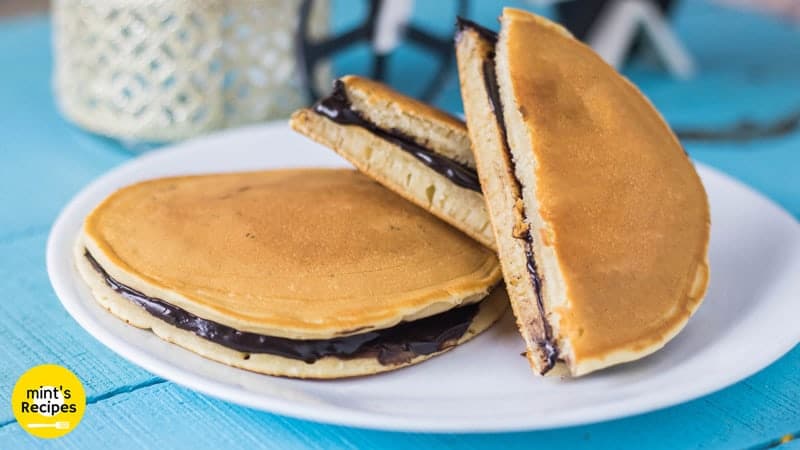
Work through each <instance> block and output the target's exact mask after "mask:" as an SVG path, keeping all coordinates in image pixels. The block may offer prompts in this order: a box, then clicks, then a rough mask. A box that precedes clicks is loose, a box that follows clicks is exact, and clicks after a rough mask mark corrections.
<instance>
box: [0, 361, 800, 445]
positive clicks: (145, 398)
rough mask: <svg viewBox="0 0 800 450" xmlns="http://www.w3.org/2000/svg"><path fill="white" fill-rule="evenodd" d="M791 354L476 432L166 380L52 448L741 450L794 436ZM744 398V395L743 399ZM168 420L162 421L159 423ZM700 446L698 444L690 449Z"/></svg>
mask: <svg viewBox="0 0 800 450" xmlns="http://www.w3.org/2000/svg"><path fill="white" fill-rule="evenodd" d="M798 360H800V349H796V350H794V351H793V352H792V353H791V354H790V355H788V356H787V357H786V358H783V359H782V360H780V361H779V362H777V363H776V364H774V365H773V366H771V367H770V368H769V369H767V370H765V371H763V372H761V373H759V374H757V375H755V376H753V377H751V378H750V379H748V380H746V381H744V382H743V383H740V384H739V385H737V387H735V388H732V389H727V390H725V391H722V392H720V393H717V394H713V395H711V396H708V397H706V398H703V399H699V400H696V401H693V402H689V403H687V404H685V405H681V406H678V407H674V408H670V409H667V410H663V411H657V412H654V413H650V414H645V415H642V416H638V417H633V418H630V419H623V420H616V421H612V422H607V423H603V424H596V425H590V426H584V427H573V428H565V429H561V430H552V431H543V432H530V433H506V434H484V435H472V436H469V435H465V436H458V435H445V434H410V433H388V432H380V431H368V430H358V429H353V428H346V427H338V426H331V425H319V424H312V423H309V422H305V421H301V420H295V419H288V418H284V417H280V416H275V415H272V414H267V413H262V412H258V411H254V410H251V409H247V408H241V407H238V406H234V405H231V404H229V403H226V402H222V401H219V400H214V399H211V398H209V397H206V396H204V395H201V394H197V393H195V392H193V391H190V390H188V389H184V388H181V387H179V386H176V385H174V384H172V383H164V384H157V385H154V386H148V387H143V388H141V389H138V390H136V391H133V392H130V393H121V394H118V395H115V396H112V397H110V398H107V399H104V400H101V401H98V402H96V403H94V404H91V405H90V406H89V408H88V410H87V412H86V415H85V417H84V420H83V422H82V423H81V425H80V426H79V427H78V428H77V429H76V430H75V431H74V432H72V433H71V434H69V435H67V436H66V437H64V438H62V439H59V440H57V441H53V442H52V447H53V448H63V449H85V448H96V447H97V443H98V442H102V443H103V446H104V447H105V448H118V449H123V448H153V447H160V448H186V447H187V444H188V443H192V447H193V448H197V449H203V448H209V449H210V448H218V445H219V443H220V442H229V443H235V446H234V447H235V448H270V449H271V448H275V449H295V448H298V449H300V448H426V449H427V448H460V449H479V448H506V449H509V450H512V449H520V450H522V449H531V448H551V447H554V446H556V445H558V446H559V447H562V446H563V448H640V449H641V448H647V449H675V448H686V447H688V446H689V445H688V444H691V443H700V442H702V443H703V446H702V448H710V449H715V448H720V449H725V448H749V447H756V448H758V447H759V446H762V444H765V443H766V442H768V441H769V440H770V439H771V438H772V436H776V437H779V436H783V435H785V434H787V433H791V432H793V431H794V430H793V428H792V427H793V426H797V417H799V416H800V405H798V402H797V401H796V400H797V398H796V397H794V398H792V395H787V394H788V393H791V392H797V391H798V389H800V371H798V370H797V361H798ZM745 398H746V399H747V401H742V400H743V399H745ZM165 424H168V427H165ZM29 439H30V438H29V437H28V435H27V434H26V433H25V432H24V431H22V429H20V428H19V427H18V426H16V425H15V424H12V425H8V426H5V427H0V442H3V443H6V444H8V445H10V448H19V447H22V446H23V445H24V444H25V443H26V442H28V441H29ZM698 448H700V447H699V446H698Z"/></svg>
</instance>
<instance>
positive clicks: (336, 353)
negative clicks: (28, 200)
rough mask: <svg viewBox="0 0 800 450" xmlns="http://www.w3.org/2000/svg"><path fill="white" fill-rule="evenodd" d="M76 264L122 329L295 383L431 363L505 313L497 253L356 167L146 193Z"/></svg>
mask: <svg viewBox="0 0 800 450" xmlns="http://www.w3.org/2000/svg"><path fill="white" fill-rule="evenodd" d="M75 257H76V262H77V266H78V269H79V271H80V272H81V274H82V276H83V277H84V279H85V280H86V281H87V283H88V284H89V286H90V287H91V289H92V291H93V293H94V295H95V297H96V298H97V299H98V300H99V301H100V303H101V304H102V305H103V306H105V307H106V308H107V309H109V310H110V311H111V312H112V313H114V314H115V315H117V316H119V317H120V318H122V319H124V320H126V321H128V322H130V323H131V324H133V325H136V326H139V327H142V328H151V329H153V331H155V332H156V334H158V335H159V336H161V337H162V338H164V339H167V340H169V341H172V342H175V343H177V344H179V345H181V346H184V347H186V348H188V349H190V350H193V351H195V352H197V353H200V354H201V355H204V356H206V357H209V358H211V359H215V360H218V361H222V362H224V363H227V364H231V365H234V366H237V367H243V368H246V369H250V370H254V371H258V372H263V373H269V374H276V375H286V376H295V377H312V378H335V377H342V376H354V375H363V374H368V373H376V372H380V371H385V370H391V369H394V368H398V367H403V366H405V365H408V364H413V363H415V362H419V361H422V360H424V359H427V358H428V357H430V356H432V355H434V354H437V353H440V352H442V351H445V350H447V349H449V348H451V347H453V346H454V345H456V344H458V343H461V342H464V341H465V340H467V339H469V338H471V337H472V336H474V335H476V334H477V333H479V332H481V331H483V330H484V329H486V328H487V327H488V326H489V325H491V324H492V323H493V322H494V321H495V320H497V319H498V318H499V316H500V314H501V313H502V312H503V309H504V306H503V305H504V302H505V294H504V292H503V289H502V287H498V288H496V289H494V288H495V287H496V286H497V285H498V283H499V282H500V281H501V280H500V278H501V275H500V268H499V264H498V262H497V259H496V257H495V255H494V254H493V253H492V252H491V251H490V250H488V249H485V248H484V247H482V246H481V245H479V244H478V243H477V242H475V241H473V240H472V239H470V238H468V237H467V236H465V235H463V234H461V233H460V232H458V231H457V230H455V229H453V228H451V227H450V226H449V225H447V224H445V223H443V222H441V221H439V220H438V219H436V218H435V217H433V216H431V215H429V214H428V213H427V212H425V211H424V210H422V209H421V208H419V207H417V206H414V205H412V204H411V203H408V202H406V201H404V200H403V199H402V198H400V197H399V196H397V195H395V194H394V193H392V192H390V191H388V190H386V189H384V188H383V187H381V186H380V185H379V184H377V183H376V182H374V181H372V180H370V179H369V178H367V177H366V176H364V175H362V174H360V173H358V172H356V171H353V170H329V169H296V170H276V171H265V172H248V173H231V174H217V175H204V176H185V177H175V178H163V179H157V180H151V181H145V182H142V183H138V184H135V185H132V186H129V187H126V188H123V189H121V190H119V191H117V192H115V193H114V194H112V195H111V196H109V197H108V198H107V199H106V200H105V201H103V202H102V203H101V204H100V205H99V206H98V207H97V208H95V210H94V211H92V213H91V214H90V215H89V216H88V217H87V218H86V221H85V223H84V227H83V231H82V235H81V237H80V239H79V242H78V244H77V246H76V254H75ZM490 292H491V293H492V294H491V295H489V294H490ZM487 295H488V299H487V300H485V301H482V300H484V299H485V298H487ZM164 311H167V313H165V312H164ZM209 324H210V325H209ZM204 327H205V328H204ZM209 329H211V330H212V331H211V332H207V330H209ZM204 330H205V331H204Z"/></svg>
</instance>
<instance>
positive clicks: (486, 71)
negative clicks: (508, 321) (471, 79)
mask: <svg viewBox="0 0 800 450" xmlns="http://www.w3.org/2000/svg"><path fill="white" fill-rule="evenodd" d="M458 26H459V29H460V30H463V29H464V28H474V29H475V30H476V31H478V32H479V33H480V34H481V35H482V36H483V37H484V38H486V39H488V40H490V41H491V42H497V34H496V33H494V32H492V31H491V30H488V29H486V28H483V27H481V26H480V25H477V24H475V23H474V22H470V21H467V20H459V23H458ZM494 58H495V55H494V53H492V54H490V55H489V57H487V58H486V60H485V61H483V66H482V70H483V82H484V85H485V86H486V92H487V93H488V95H489V103H490V104H491V106H492V110H493V112H494V117H495V120H496V121H497V126H498V127H499V129H500V135H501V141H502V144H503V151H504V152H505V153H506V158H508V161H509V164H510V168H511V179H512V180H513V181H514V184H515V186H514V189H515V193H516V196H517V198H518V199H520V198H522V183H520V181H519V179H518V178H517V176H516V165H515V162H514V157H513V155H512V153H511V148H510V147H509V145H508V131H507V129H506V123H505V118H504V117H503V105H502V103H501V101H500V88H499V86H498V83H497V72H496V70H495V62H494ZM522 218H523V220H524V222H525V223H526V224H530V221H528V217H527V216H526V215H525V212H524V210H523V217H522ZM529 227H530V226H529ZM517 238H518V239H522V240H524V242H525V257H526V266H527V269H528V275H529V278H530V281H531V285H533V290H534V292H535V293H536V307H537V308H538V310H539V314H540V316H541V317H542V325H543V327H544V330H543V331H544V338H543V339H540V340H537V341H536V342H535V343H536V345H538V346H539V348H540V349H541V350H542V352H543V353H544V355H545V358H546V364H545V365H544V366H543V367H542V374H545V373H547V372H548V371H549V370H550V369H552V368H553V366H555V364H556V362H557V361H558V358H559V353H558V346H557V344H556V342H555V339H554V338H553V329H552V327H551V326H550V323H548V321H547V315H546V313H545V308H544V299H543V298H542V279H541V278H540V277H539V272H538V270H537V268H536V259H535V258H534V254H533V235H532V234H531V231H530V228H528V231H527V232H525V233H524V235H522V236H518V237H517Z"/></svg>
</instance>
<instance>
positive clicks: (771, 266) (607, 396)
mask: <svg viewBox="0 0 800 450" xmlns="http://www.w3.org/2000/svg"><path fill="white" fill-rule="evenodd" d="M292 166H318V167H326V166H332V167H338V166H347V163H345V162H344V161H343V160H341V159H340V158H339V157H338V156H337V155H335V154H334V153H333V152H332V151H330V150H328V149H325V148H323V147H320V146H318V145H316V144H313V143H311V142H310V141H308V140H307V139H305V138H303V137H301V136H299V135H296V134H294V133H293V132H291V131H290V130H289V129H288V127H286V126H285V125H282V124H281V125H268V126H262V127H255V128H245V129H240V130H236V131H232V132H227V133H223V134H218V135H212V136H208V137H204V138H201V139H198V140H194V141H191V142H187V143H184V144H181V145H178V146H175V147H172V148H168V149H165V150H161V151H157V152H153V153H150V154H147V155H145V156H143V157H141V158H138V159H136V160H133V161H131V162H129V163H127V164H124V165H122V166H120V167H119V168H117V169H114V170H112V171H111V172H109V173H107V174H106V175H104V176H102V177H100V178H99V179H97V180H96V181H94V182H93V183H92V184H90V185H89V186H87V187H86V188H85V189H84V190H83V191H82V192H81V193H80V194H78V195H77V196H76V197H75V198H74V199H73V200H72V202H70V203H69V205H67V207H66V208H65V209H64V211H63V212H62V213H61V216H60V217H59V218H58V220H57V221H56V223H55V225H54V226H53V229H52V232H51V234H50V240H49V242H48V247H47V268H48V272H49V275H50V280H51V282H52V284H53V287H54V289H55V291H56V293H57V294H58V297H59V298H60V299H61V302H62V303H63V305H64V307H65V308H66V309H67V311H69V313H70V314H71V315H72V316H73V317H74V318H75V320H77V321H78V323H79V324H80V325H81V326H82V327H83V328H85V329H86V330H87V331H88V332H89V333H91V334H92V335H93V336H94V337H95V338H97V339H98V340H100V341H101V342H103V343H104V344H105V345H107V346H108V347H109V348H111V349H112V350H114V351H115V352H117V353H118V354H119V355H121V356H123V357H124V358H126V359H128V360H129V361H131V362H133V363H135V364H138V365H140V366H142V367H144V368H145V369H147V370H149V371H151V372H153V373H155V374H157V375H159V376H161V377H164V378H166V379H169V380H172V381H175V382H176V383H179V384H182V385H184V386H188V387H190V388H192V389H196V390H198V391H200V392H203V393H206V394H208V395H212V396H214V397H218V398H221V399H225V400H228V401H231V402H234V403H238V404H241V405H246V406H250V407H253V408H258V409H263V410H266V411H271V412H275V413H279V414H285V415H289V416H295V417H300V418H305V419H311V420H316V421H321V422H330V423H337V424H345V425H352V426H358V427H368V428H380V429H392V430H415V431H448V432H478V431H506V430H531V429H541V428H550V427H559V426H566V425H576V424H581V423H588V422H596V421H601V420H608V419H613V418H618V417H622V416H627V415H632V414H637V413H642V412H646V411H651V410H654V409H658V408H663V407H666V406H669V405H674V404H677V403H680V402H684V401H687V400H690V399H693V398H696V397H699V396H702V395H705V394H708V393H710V392H713V391H716V390H718V389H721V388H723V387H725V386H728V385H730V384H732V383H735V382H736V381H739V380H741V379H743V378H745V377H747V376H748V375H750V374H752V373H754V372H756V371H758V370H760V369H762V368H764V367H765V366H767V365H768V364H769V363H771V362H772V361H774V360H776V359H777V358H779V357H780V356H781V355H783V354H784V353H786V352H787V351H789V350H790V349H791V348H792V347H793V346H794V345H796V344H797V342H798V340H800V328H798V327H797V317H798V316H800V302H798V301H797V299H798V294H800V226H798V223H797V222H796V221H795V220H794V219H793V218H792V217H791V216H790V215H789V214H787V213H786V212H784V211H783V210H781V209H780V208H778V207H777V206H775V205H774V204H773V203H771V202H770V201H768V200H766V199H765V198H764V197H762V196H761V195H759V194H756V193H755V192H753V191H752V190H750V189H748V188H747V187H745V186H744V185H742V184H740V183H739V182H737V181H734V180H732V179H731V178H728V177H727V176H725V175H722V174H721V173H719V172H716V171H714V170H711V169H709V168H706V167H702V166H701V167H700V168H699V169H700V175H701V176H702V178H703V181H704V183H705V186H706V188H707V190H708V195H709V197H710V200H711V210H712V223H713V227H712V230H713V231H712V239H711V288H710V290H709V292H708V296H707V297H706V300H705V303H704V304H703V305H702V306H701V308H700V310H699V311H698V312H697V314H696V315H695V317H694V318H693V319H692V320H691V321H690V322H689V325H688V326H687V327H686V329H685V330H684V331H683V332H682V333H681V334H680V335H679V336H678V337H677V338H676V339H674V340H673V341H672V342H670V343H669V344H668V345H667V346H666V347H665V348H664V349H663V350H661V351H659V352H657V353H656V354H654V355H652V356H650V357H648V358H645V359H643V360H641V361H638V362H635V363H631V364H626V365H624V366H619V367H615V368H612V369H610V370H606V371H603V372H600V373H597V374H594V375H591V376H588V377H585V378H581V379H577V380H560V379H548V378H539V377H536V376H534V375H533V374H532V373H531V371H530V369H529V367H528V364H527V362H526V361H525V359H524V358H523V357H521V356H520V352H522V351H523V343H522V340H521V338H520V337H519V336H518V335H517V332H516V330H515V328H514V326H513V322H512V320H511V317H509V316H507V317H505V318H504V319H503V320H502V321H501V323H499V324H498V325H496V326H495V327H493V328H492V329H491V330H489V331H488V332H486V333H484V334H483V335H481V336H479V337H478V338H476V339H475V340H474V341H472V342H469V343H467V344H465V345H463V346H460V347H458V348H456V349H455V350H453V351H451V352H449V353H447V354H445V355H442V356H439V357H436V358H433V359H431V360H430V361H428V362H425V363H422V364H420V365H417V366H413V367H410V368H406V369H402V370H399V371H396V372H391V373H388V374H383V375H377V376H371V377H363V378H357V379H353V380H344V381H300V380H290V379H283V378H273V377H269V376H265V375H258V374H255V373H250V372H247V371H244V370H239V369H234V368H231V367H227V366H225V365H222V364H218V363H216V362H212V361H209V360H206V359H204V358H202V357H200V356H197V355H195V354H193V353H191V352H188V351H186V350H183V349H181V348H179V347H177V346H175V345H172V344H169V343H167V342H165V341H162V340H160V339H159V338H157V337H155V336H154V335H153V334H151V333H150V332H147V331H143V330H139V329H136V328H133V327H131V326H128V325H126V324H125V323H124V322H122V321H120V320H118V319H116V318H115V317H113V316H111V315H110V314H109V313H107V312H106V311H105V310H104V309H102V308H101V307H100V306H98V304H97V303H96V302H95V301H94V300H93V299H92V297H91V296H90V294H89V291H88V289H87V288H86V287H85V286H84V285H83V284H82V282H81V280H80V279H79V277H78V275H77V273H76V271H75V269H74V267H73V263H72V259H71V258H72V252H71V247H72V245H73V242H74V240H75V238H76V236H77V233H78V230H79V227H80V224H81V222H82V220H83V217H84V216H85V215H86V214H87V213H88V212H89V211H90V209H91V208H93V207H94V206H95V205H96V204H97V203H98V202H100V201H101V200H102V199H103V198H104V197H105V196H106V195H108V194H110V193H111V192H112V191H114V190H115V189H117V188H119V187H121V186H124V185H127V184H130V183H133V182H135V181H138V180H142V179H147V178H153V177H160V176H164V175H174V174H184V173H198V172H215V171H230V170H255V169H263V168H278V167H292Z"/></svg>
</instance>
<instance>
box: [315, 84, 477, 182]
mask: <svg viewBox="0 0 800 450" xmlns="http://www.w3.org/2000/svg"><path fill="white" fill-rule="evenodd" d="M314 112H316V113H317V114H319V115H322V116H324V117H327V118H328V119H330V120H332V121H334V122H336V123H339V124H342V125H355V126H359V127H361V128H364V129H366V130H369V131H370V132H372V133H373V134H374V135H376V136H378V137H380V138H382V139H385V140H387V141H389V142H391V143H392V144H395V145H397V146H398V147H400V148H401V149H403V150H404V151H406V152H407V153H409V154H411V155H412V156H413V157H414V158H416V159H417V160H419V161H420V162H421V163H423V164H425V165H426V166H427V167H429V168H430V169H432V170H434V171H435V172H436V173H438V174H439V175H442V176H444V177H445V178H447V179H448V180H450V181H451V182H453V183H455V184H456V185H457V186H461V187H463V188H466V189H470V190H473V191H475V192H481V184H480V182H479V181H478V173H477V172H476V171H475V170H474V169H472V168H470V167H467V166H466V165H464V164H461V163H460V162H458V161H455V160H453V159H450V158H448V157H446V156H442V155H440V154H438V153H436V152H434V151H433V150H431V149H429V148H426V147H424V146H422V145H420V144H418V143H417V142H415V141H414V139H413V138H411V136H408V135H406V134H404V133H402V132H400V131H398V130H395V129H391V130H386V129H383V128H381V127H379V126H377V125H376V124H374V123H372V122H370V121H369V120H367V119H366V118H364V117H363V116H362V115H361V114H359V113H358V111H356V110H354V109H353V107H352V104H351V103H350V100H349V99H348V98H347V92H345V86H344V83H342V81H341V80H336V81H335V82H334V84H333V92H332V93H331V95H329V96H328V97H325V98H323V99H322V100H320V101H319V102H317V103H316V104H315V105H314Z"/></svg>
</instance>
